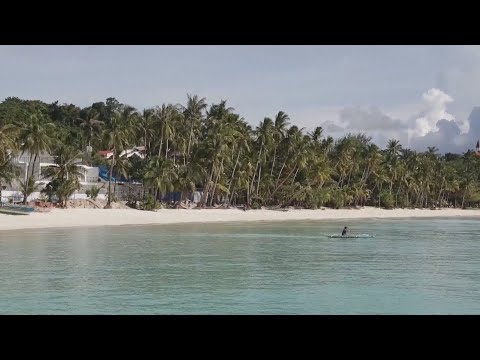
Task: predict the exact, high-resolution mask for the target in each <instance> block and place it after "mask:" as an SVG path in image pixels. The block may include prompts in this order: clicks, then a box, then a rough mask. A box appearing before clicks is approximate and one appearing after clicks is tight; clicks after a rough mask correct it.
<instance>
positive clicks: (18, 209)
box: [0, 205, 35, 215]
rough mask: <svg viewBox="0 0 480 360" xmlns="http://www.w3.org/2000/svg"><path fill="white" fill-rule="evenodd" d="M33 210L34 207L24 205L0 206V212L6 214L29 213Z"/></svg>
mask: <svg viewBox="0 0 480 360" xmlns="http://www.w3.org/2000/svg"><path fill="white" fill-rule="evenodd" d="M34 211H35V208H34V207H31V206H26V205H2V206H0V214H7V215H29V214H31V213H32V212H34Z"/></svg>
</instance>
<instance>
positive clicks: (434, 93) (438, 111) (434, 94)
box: [409, 88, 455, 137]
mask: <svg viewBox="0 0 480 360" xmlns="http://www.w3.org/2000/svg"><path fill="white" fill-rule="evenodd" d="M422 99H423V108H424V109H423V111H422V112H421V113H420V114H419V116H418V117H417V118H416V119H415V120H414V122H413V124H412V126H411V127H410V128H409V134H410V136H411V137H418V136H425V135H427V134H428V133H429V132H436V131H438V128H437V122H438V121H439V120H442V119H445V120H448V121H450V120H455V117H454V116H453V115H452V114H450V113H448V112H447V104H449V103H451V102H453V98H452V97H451V96H450V95H448V94H446V93H444V92H443V91H442V90H439V89H436V88H432V89H430V90H428V91H427V92H426V93H424V94H423V95H422Z"/></svg>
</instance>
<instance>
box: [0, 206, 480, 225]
mask: <svg viewBox="0 0 480 360" xmlns="http://www.w3.org/2000/svg"><path fill="white" fill-rule="evenodd" d="M456 216H459V217H471V216H475V217H477V216H478V217H480V209H476V210H461V209H440V210H427V209H425V210H422V209H395V210H384V209H378V208H374V207H365V208H362V209H341V210H334V209H325V210H289V211H276V210H248V211H242V210H238V209H188V210H186V209H162V210H158V211H156V212H151V211H141V210H134V209H108V210H107V209H53V210H52V211H51V212H48V213H40V212H38V213H37V212H35V213H32V214H30V215H26V216H22V215H18V216H15V215H4V214H0V230H21V229H40V228H63V227H85V226H107V225H108V226H110V225H148V224H176V223H210V222H242V221H289V220H328V219H367V218H409V217H412V218H415V217H456Z"/></svg>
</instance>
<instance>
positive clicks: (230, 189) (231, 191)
mask: <svg viewBox="0 0 480 360" xmlns="http://www.w3.org/2000/svg"><path fill="white" fill-rule="evenodd" d="M240 153H241V151H238V155H237V160H236V161H235V166H234V167H233V171H232V176H231V177H230V183H229V185H228V191H229V193H231V194H232V195H231V197H230V203H231V202H232V198H233V189H232V185H233V177H234V176H235V170H236V169H237V165H238V160H239V158H240Z"/></svg>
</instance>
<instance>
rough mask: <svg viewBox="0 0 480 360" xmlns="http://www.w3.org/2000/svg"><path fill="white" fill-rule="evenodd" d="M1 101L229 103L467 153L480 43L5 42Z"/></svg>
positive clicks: (251, 115) (473, 128)
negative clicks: (194, 99)
mask: <svg viewBox="0 0 480 360" xmlns="http://www.w3.org/2000/svg"><path fill="white" fill-rule="evenodd" d="M0 84H1V86H0V101H3V100H4V99H5V98H6V97H9V96H16V97H19V98H21V99H36V100H42V101H45V102H49V103H50V102H54V101H57V100H58V101H59V102H60V103H69V104H70V103H73V104H75V105H78V106H81V107H85V106H89V105H91V104H92V103H94V102H97V101H105V100H106V99H107V98H108V97H114V98H116V99H117V100H119V101H120V102H122V103H127V104H129V105H132V106H134V107H136V108H137V109H139V110H143V109H144V108H148V107H153V106H156V105H161V104H163V103H182V104H185V103H186V99H187V94H197V95H199V96H201V97H205V98H206V100H207V103H208V104H211V103H215V102H218V101H220V100H222V99H225V100H227V104H228V105H229V106H231V107H233V108H234V109H235V110H236V112H237V113H239V114H240V115H241V116H242V117H244V118H245V120H246V121H248V122H249V123H250V124H252V125H253V126H257V125H258V124H259V122H260V121H262V120H263V118H264V117H271V118H273V117H274V116H275V114H276V113H277V112H278V111H280V110H281V111H284V112H286V113H287V114H288V115H289V116H290V119H291V123H292V124H295V125H297V126H299V127H301V128H302V127H303V128H305V130H306V131H310V130H312V129H313V128H314V127H316V126H322V127H323V128H324V129H325V134H326V135H332V136H334V137H339V136H342V135H343V134H345V133H348V132H352V133H357V132H363V133H366V134H367V135H369V136H371V137H372V140H373V141H374V142H375V143H377V144H378V145H379V146H381V147H383V146H385V144H386V142H387V141H388V139H390V138H396V139H399V140H400V141H401V142H402V144H403V145H404V146H408V147H411V148H414V149H418V150H424V149H425V148H426V147H427V146H436V147H437V148H439V149H440V150H441V151H442V152H448V151H453V152H460V153H461V152H465V151H466V150H468V149H469V148H470V149H472V148H474V147H475V143H476V141H477V138H479V137H480V111H475V109H474V108H475V107H476V106H479V107H480V97H479V96H478V95H479V94H480V46H460V45H455V46H422V45H412V46H398V45H395V46H385V45H377V46H361V45H355V46H320V45H312V46H296V45H292V46H266V45H252V46H246V45H242V46H239V45H228V46H226V45H221V46H220V45H218V46H200V45H195V46H183V45H182V46H162V45H151V46H143V45H142V46H130V45H129V46H127V45H125V46H107V45H95V46H78V45H76V46H74V45H68V46H66V45H63V46H60V45H58V46H44V45H33V46H24V45H22V46H0Z"/></svg>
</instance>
